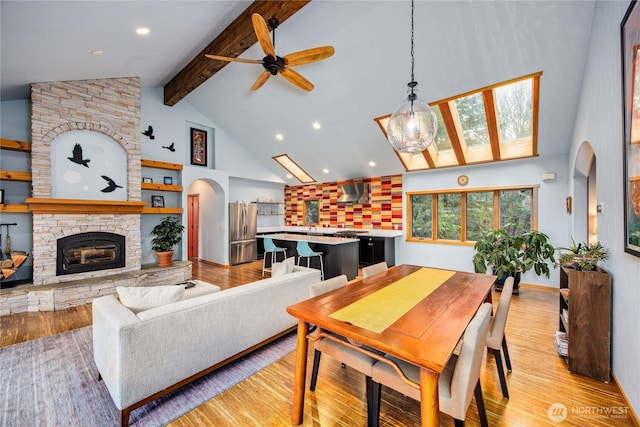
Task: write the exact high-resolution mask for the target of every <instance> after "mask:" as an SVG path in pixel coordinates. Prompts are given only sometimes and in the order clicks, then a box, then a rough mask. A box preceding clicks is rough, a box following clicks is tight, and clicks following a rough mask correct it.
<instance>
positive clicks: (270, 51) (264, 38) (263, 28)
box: [251, 13, 276, 58]
mask: <svg viewBox="0 0 640 427" xmlns="http://www.w3.org/2000/svg"><path fill="white" fill-rule="evenodd" d="M251 21H252V22H253V31H255V32H256V37H257V38H258V41H259V42H260V46H261V47H262V50H263V51H264V53H265V55H271V56H273V57H274V58H275V57H276V49H275V47H273V42H272V41H271V37H270V36H269V27H268V26H267V23H266V22H265V20H264V18H263V17H262V16H260V15H259V14H257V13H254V14H253V15H251Z"/></svg>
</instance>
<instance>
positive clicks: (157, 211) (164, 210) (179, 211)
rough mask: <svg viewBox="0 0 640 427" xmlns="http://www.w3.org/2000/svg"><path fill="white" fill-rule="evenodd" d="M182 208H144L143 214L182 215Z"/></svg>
mask: <svg viewBox="0 0 640 427" xmlns="http://www.w3.org/2000/svg"><path fill="white" fill-rule="evenodd" d="M182 212H183V210H182V208H144V209H142V213H143V214H165V215H166V214H182Z"/></svg>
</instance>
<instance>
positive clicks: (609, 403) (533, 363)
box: [0, 262, 637, 427]
mask: <svg viewBox="0 0 640 427" xmlns="http://www.w3.org/2000/svg"><path fill="white" fill-rule="evenodd" d="M193 276H194V278H195V279H201V280H206V281H209V282H212V283H215V284H217V285H219V286H220V287H221V288H223V289H226V288H230V287H234V286H238V285H242V284H244V283H248V282H251V281H254V280H257V279H260V276H261V263H260V262H256V263H251V264H244V265H241V266H234V267H232V268H227V269H225V268H219V267H215V266H211V265H208V264H203V263H194V268H193ZM498 297H499V295H494V301H498ZM557 310H558V295H557V290H555V289H550V288H540V287H536V286H527V285H523V286H522V287H521V291H520V295H518V296H514V297H513V298H512V304H511V309H510V312H509V319H508V321H507V329H506V331H507V332H506V335H507V340H508V345H509V352H510V355H511V361H512V365H513V372H511V373H509V374H507V383H508V386H509V393H510V397H511V398H510V399H509V400H507V399H503V398H502V394H501V391H500V384H499V382H498V374H497V371H496V366H495V362H494V359H493V356H492V355H490V354H487V355H486V356H485V360H484V364H483V368H482V373H481V379H480V381H481V384H482V387H483V394H484V399H485V405H486V408H487V414H488V418H489V425H490V426H555V425H562V426H587V425H588V426H632V425H634V418H633V414H632V411H631V409H630V408H627V405H626V402H625V400H624V399H623V397H622V394H621V392H620V390H619V389H618V387H617V385H616V384H615V382H613V381H612V382H610V383H603V382H599V381H595V380H592V379H590V378H586V377H582V376H579V375H574V374H571V373H569V372H568V371H567V369H566V364H565V362H564V360H563V359H562V358H560V357H558V356H557V354H556V352H555V347H554V344H553V336H554V331H555V330H556V328H557V326H558V325H557V323H558V322H557V321H558V319H557ZM90 324H91V306H90V305H86V306H80V307H74V308H71V309H67V310H62V311H58V312H45V313H21V314H17V315H12V316H4V317H0V332H1V334H0V335H1V336H0V346H7V345H11V344H15V343H18V342H23V341H27V340H31V339H36V338H40V337H43V336H47V335H52V334H56V333H60V332H64V331H67V330H70V329H74V328H79V327H83V326H88V325H90ZM311 359H312V356H311V355H310V357H309V358H308V360H309V362H311ZM294 367H295V359H294V353H291V354H289V355H287V356H285V357H284V358H283V359H281V360H279V361H278V362H276V363H274V364H273V365H271V366H269V367H268V368H266V369H264V370H262V371H261V372H259V373H257V374H255V375H253V376H252V377H250V378H248V379H247V380H245V381H243V382H241V383H240V384H238V385H236V386H235V387H232V388H231V389H229V390H227V391H226V392H224V393H221V394H220V395H218V396H216V397H215V398H213V399H211V400H210V401H208V402H206V403H205V404H203V405H201V406H200V407H198V408H196V409H194V410H193V411H191V412H190V413H188V414H186V415H184V416H182V417H180V418H179V419H177V420H176V421H174V422H173V423H172V424H171V426H174V427H178V426H218V427H219V426H261V427H262V426H273V427H276V426H287V425H290V421H289V417H290V410H291V400H292V395H293V394H292V384H293V372H294ZM307 371H308V373H309V374H310V373H311V367H310V366H309V368H308V370H307ZM552 404H562V405H564V407H565V408H566V410H567V417H566V419H565V420H564V421H562V422H561V423H557V422H553V421H552V420H551V418H550V417H549V415H548V411H549V407H550V406H551V405H552ZM115 410H116V409H115V407H114V411H115ZM612 411H613V412H615V413H617V414H618V415H616V416H615V417H614V416H612V415H610V414H611V412H612ZM440 422H441V425H443V426H452V425H453V420H452V419H451V418H450V417H448V416H446V415H441V417H440ZM303 425H304V426H314V427H325V426H336V427H338V426H366V405H365V393H364V378H363V377H362V375H361V374H359V373H358V372H355V371H353V370H351V369H350V368H348V367H346V368H341V367H340V364H339V363H338V362H336V361H334V360H332V359H331V358H330V357H324V358H323V359H322V362H321V366H320V375H319V377H318V385H317V388H316V391H315V392H314V393H311V392H309V391H307V394H306V399H305V419H304V423H303ZM380 425H381V426H382V427H389V426H407V427H409V426H419V425H420V412H419V404H418V403H417V402H415V401H413V400H412V399H410V398H407V397H404V396H402V395H400V394H399V393H396V392H393V391H391V390H389V389H386V388H383V396H382V407H381V414H380ZM467 425H470V426H476V425H479V423H478V416H477V411H476V407H475V403H474V402H473V401H472V403H471V407H470V408H469V411H468V412H467ZM636 425H637V424H636Z"/></svg>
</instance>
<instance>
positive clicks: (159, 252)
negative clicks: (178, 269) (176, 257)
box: [151, 216, 184, 267]
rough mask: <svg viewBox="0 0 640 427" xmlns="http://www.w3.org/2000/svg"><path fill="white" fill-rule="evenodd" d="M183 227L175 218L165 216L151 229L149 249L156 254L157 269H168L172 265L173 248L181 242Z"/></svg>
mask: <svg viewBox="0 0 640 427" xmlns="http://www.w3.org/2000/svg"><path fill="white" fill-rule="evenodd" d="M183 231H184V226H183V225H182V224H181V223H180V220H179V219H178V218H176V217H171V216H167V217H165V218H163V219H162V220H161V221H160V223H159V224H158V225H156V226H155V227H153V230H151V235H152V236H155V237H154V238H153V239H152V240H151V249H153V250H154V251H155V252H156V257H157V258H158V267H168V266H170V265H171V264H173V247H174V246H175V245H177V244H178V243H180V241H181V240H182V232H183Z"/></svg>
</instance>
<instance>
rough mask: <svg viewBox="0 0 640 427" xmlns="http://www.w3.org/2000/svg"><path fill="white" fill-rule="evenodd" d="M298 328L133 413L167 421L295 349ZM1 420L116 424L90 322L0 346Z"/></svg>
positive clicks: (139, 419)
mask: <svg viewBox="0 0 640 427" xmlns="http://www.w3.org/2000/svg"><path fill="white" fill-rule="evenodd" d="M295 345H296V335H295V332H292V333H290V334H288V335H287V336H285V337H282V338H280V339H278V340H277V341H275V342H273V343H271V344H269V345H267V346H265V347H263V348H261V349H258V350H256V351H254V352H252V353H251V354H249V355H247V356H244V357H242V358H240V359H238V360H236V361H234V362H232V363H230V364H228V365H227V366H224V367H222V368H220V369H218V370H216V371H214V372H212V373H211V374H209V375H207V376H205V377H203V378H201V379H199V380H197V381H195V382H193V383H191V384H188V385H186V386H184V387H182V388H181V389H179V390H177V391H175V392H173V393H171V394H169V395H167V396H165V397H162V398H160V399H158V400H156V401H154V402H151V403H149V404H147V405H145V406H143V407H141V408H138V409H136V410H134V411H133V412H132V413H131V417H130V420H129V424H130V425H131V426H137V427H143V426H144V427H150V426H164V425H166V424H167V423H169V422H171V421H173V420H175V419H177V418H179V417H180V416H182V415H184V414H186V413H187V412H189V411H190V410H192V409H194V408H196V407H197V406H199V405H201V404H202V403H204V402H206V401H207V400H209V399H211V398H213V397H214V396H216V395H217V394H219V393H221V392H223V391H224V390H226V389H228V388H230V387H232V386H233V385H235V384H237V383H239V382H240V381H242V380H244V379H246V378H248V377H249V376H251V375H253V374H255V373H256V372H258V371H260V370H261V369H263V368H265V367H267V366H269V365H270V364H272V363H274V362H275V361H277V360H279V359H280V358H282V357H284V356H286V355H287V354H289V353H290V352H291V351H293V350H294V349H295ZM0 396H1V397H0V425H1V426H6V427H13V426H84V425H87V426H88V425H91V426H117V425H119V422H120V418H119V411H118V410H117V408H116V406H115V405H114V403H113V401H112V400H111V396H110V395H109V392H108V391H107V388H106V387H105V385H104V384H103V383H102V382H101V381H98V369H97V368H96V365H95V363H94V361H93V347H92V330H91V327H90V326H88V327H85V328H81V329H76V330H73V331H70V332H65V333H62V334H58V335H54V336H51V337H46V338H41V339H38V340H34V341H28V342H25V343H21V344H16V345H12V346H9V347H3V348H0Z"/></svg>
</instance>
